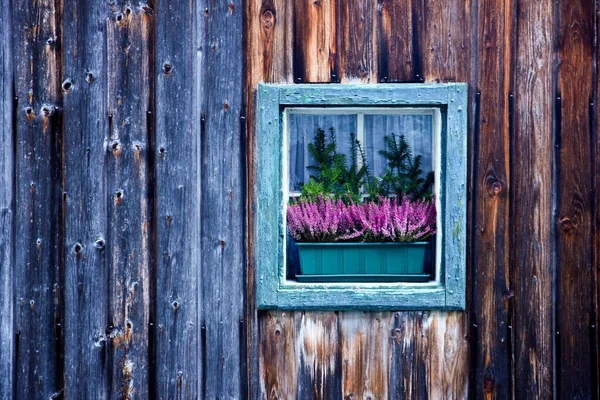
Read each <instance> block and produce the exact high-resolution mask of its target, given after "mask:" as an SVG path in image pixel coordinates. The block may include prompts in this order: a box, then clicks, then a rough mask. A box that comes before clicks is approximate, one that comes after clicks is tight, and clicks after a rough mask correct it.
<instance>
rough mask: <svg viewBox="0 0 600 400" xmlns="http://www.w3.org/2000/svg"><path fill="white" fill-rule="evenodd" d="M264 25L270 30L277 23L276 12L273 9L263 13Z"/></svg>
mask: <svg viewBox="0 0 600 400" xmlns="http://www.w3.org/2000/svg"><path fill="white" fill-rule="evenodd" d="M261 21H262V26H263V28H264V29H266V30H270V29H271V28H273V25H275V12H274V11H272V10H266V11H265V12H263V13H262V15H261Z"/></svg>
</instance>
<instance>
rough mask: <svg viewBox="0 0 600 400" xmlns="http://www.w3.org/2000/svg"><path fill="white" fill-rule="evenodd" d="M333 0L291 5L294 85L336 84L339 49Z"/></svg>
mask: <svg viewBox="0 0 600 400" xmlns="http://www.w3.org/2000/svg"><path fill="white" fill-rule="evenodd" d="M336 13H337V10H336V2H335V0H318V1H314V0H300V1H294V47H293V55H294V61H293V62H294V82H296V83H309V82H310V83H317V82H338V81H339V79H340V78H339V77H340V76H341V75H340V74H341V66H340V63H341V59H340V57H341V53H340V51H341V48H340V36H339V33H338V31H337V29H338V22H337V21H338V20H337V18H338V16H337V14H336Z"/></svg>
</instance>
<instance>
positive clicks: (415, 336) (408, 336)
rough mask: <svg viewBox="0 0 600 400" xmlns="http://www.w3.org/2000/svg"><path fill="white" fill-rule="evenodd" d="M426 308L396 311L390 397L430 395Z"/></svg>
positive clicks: (393, 323) (419, 397)
mask: <svg viewBox="0 0 600 400" xmlns="http://www.w3.org/2000/svg"><path fill="white" fill-rule="evenodd" d="M423 318H424V315H423V313H422V312H412V311H411V312H402V313H394V314H393V321H392V322H391V327H390V337H391V346H390V347H391V360H390V377H389V380H390V388H389V397H390V399H427V398H428V385H427V372H426V371H427V366H426V361H427V360H426V357H424V356H426V355H427V353H426V352H427V348H428V347H427V343H426V341H427V334H426V331H424V329H423V328H424V326H423Z"/></svg>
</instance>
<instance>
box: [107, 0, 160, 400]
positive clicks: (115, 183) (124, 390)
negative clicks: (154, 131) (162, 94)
mask: <svg viewBox="0 0 600 400" xmlns="http://www.w3.org/2000/svg"><path fill="white" fill-rule="evenodd" d="M107 24H108V26H107V61H106V62H107V64H106V68H107V79H108V81H107V84H108V89H107V92H108V93H107V96H108V118H109V130H110V137H109V143H108V155H107V158H108V172H107V174H108V180H109V181H108V186H107V193H106V197H107V202H108V213H109V218H108V223H109V229H108V238H107V243H109V244H110V261H109V262H110V264H109V265H110V268H109V316H108V322H109V327H108V337H109V338H110V340H109V356H108V360H109V361H108V362H109V364H110V368H111V377H110V380H109V385H110V390H111V393H110V397H124V398H129V397H131V396H135V397H139V398H146V397H148V387H149V376H148V368H149V360H148V339H149V335H148V324H149V322H150V321H149V318H150V226H151V225H150V224H151V223H152V221H151V218H152V215H151V212H150V204H149V191H148V182H149V174H150V173H151V172H150V171H149V169H148V168H149V167H148V151H149V147H148V129H147V127H148V121H147V112H148V110H149V109H150V104H151V92H150V90H151V82H152V80H153V79H154V78H153V74H152V72H151V71H152V67H151V64H152V63H153V59H152V58H151V32H152V30H153V24H154V17H153V15H152V13H151V12H149V11H148V10H147V9H146V7H145V6H144V5H143V4H142V6H139V7H138V6H135V7H134V6H132V5H129V4H128V3H124V2H119V3H112V4H110V5H109V7H108V16H107Z"/></svg>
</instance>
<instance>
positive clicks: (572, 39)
mask: <svg viewBox="0 0 600 400" xmlns="http://www.w3.org/2000/svg"><path fill="white" fill-rule="evenodd" d="M595 8H596V5H595V2H594V1H591V0H576V1H571V2H569V3H568V4H567V3H565V2H560V3H559V9H558V26H557V27H558V56H559V59H560V65H559V67H558V72H557V73H558V77H557V79H558V82H557V91H558V96H559V99H560V101H559V102H558V104H557V108H558V109H559V112H560V119H559V120H558V121H557V129H558V132H557V134H556V154H555V157H556V163H557V178H558V182H559V184H558V195H557V197H558V198H557V202H558V203H557V210H558V215H557V218H558V220H557V232H556V236H557V238H556V267H557V289H556V290H557V293H556V299H557V304H558V305H559V306H557V309H556V325H557V327H556V328H557V337H556V351H557V354H556V362H557V369H558V370H557V374H556V376H557V382H556V384H557V390H556V392H557V395H558V396H559V397H561V398H592V397H593V396H595V395H596V394H597V382H596V378H597V373H596V371H595V369H596V368H597V366H596V365H595V362H596V360H595V357H594V356H593V355H594V354H595V353H596V352H597V337H596V334H595V333H594V327H595V324H596V314H595V313H596V310H595V309H594V301H593V298H594V296H596V293H597V289H596V279H595V278H596V273H595V268H597V265H593V264H592V262H593V235H594V231H593V228H594V223H593V211H592V210H593V180H594V177H593V176H592V174H593V168H592V165H593V163H594V160H593V158H592V157H593V156H594V154H593V150H592V148H593V143H591V139H592V135H591V132H590V129H591V125H590V122H591V121H592V119H591V118H592V117H591V116H590V114H589V113H590V105H589V104H590V101H592V100H593V98H592V95H593V89H592V84H593V75H592V73H593V62H592V61H593V55H594V29H595V28H594V22H595V19H594V13H595Z"/></svg>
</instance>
